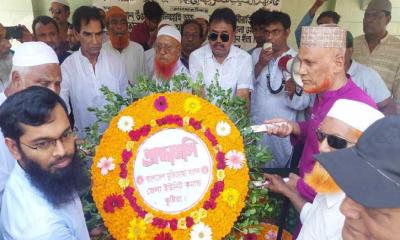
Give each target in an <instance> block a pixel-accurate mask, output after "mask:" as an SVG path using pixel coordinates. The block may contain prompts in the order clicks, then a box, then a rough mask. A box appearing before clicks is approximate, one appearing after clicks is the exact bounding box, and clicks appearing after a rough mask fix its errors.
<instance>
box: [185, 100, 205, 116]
mask: <svg viewBox="0 0 400 240" xmlns="http://www.w3.org/2000/svg"><path fill="white" fill-rule="evenodd" d="M184 109H185V112H187V113H190V114H195V113H197V112H198V111H199V110H200V109H201V104H200V101H199V100H198V99H197V98H193V97H190V98H187V99H186V100H185V104H184Z"/></svg>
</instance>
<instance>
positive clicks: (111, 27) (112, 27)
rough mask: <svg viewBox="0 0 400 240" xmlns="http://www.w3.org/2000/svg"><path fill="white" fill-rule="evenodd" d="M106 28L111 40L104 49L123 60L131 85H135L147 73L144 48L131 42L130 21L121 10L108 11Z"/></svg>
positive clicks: (112, 9) (114, 7)
mask: <svg viewBox="0 0 400 240" xmlns="http://www.w3.org/2000/svg"><path fill="white" fill-rule="evenodd" d="M106 26H107V30H108V33H109V37H110V40H109V41H107V42H106V43H104V44H103V48H104V50H105V51H106V52H109V53H114V54H116V55H118V56H120V57H121V58H122V60H123V62H124V64H125V70H126V72H127V74H128V79H129V83H130V84H134V83H135V82H136V79H137V78H138V77H139V76H142V75H144V74H145V72H146V71H145V62H144V51H143V47H142V46H141V45H140V44H139V43H136V42H133V41H130V40H129V32H128V19H127V15H126V13H125V12H124V10H122V9H121V8H119V7H116V6H113V7H111V8H110V9H109V10H108V11H107V13H106Z"/></svg>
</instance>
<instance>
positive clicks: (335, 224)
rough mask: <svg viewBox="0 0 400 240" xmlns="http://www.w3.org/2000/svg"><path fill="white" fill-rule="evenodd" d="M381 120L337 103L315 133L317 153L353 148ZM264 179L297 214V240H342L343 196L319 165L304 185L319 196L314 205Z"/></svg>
mask: <svg viewBox="0 0 400 240" xmlns="http://www.w3.org/2000/svg"><path fill="white" fill-rule="evenodd" d="M383 117H384V115H383V114H382V113H381V112H379V111H378V110H377V109H375V108H373V107H371V106H369V105H367V104H364V103H361V102H357V101H353V100H347V99H339V100H337V101H336V102H335V103H334V105H333V106H332V108H331V109H330V110H329V112H328V114H327V116H326V117H325V119H324V120H323V121H322V123H321V124H320V126H319V128H318V129H317V131H316V136H317V139H318V142H319V150H320V152H321V153H323V152H325V153H327V152H334V151H336V150H339V149H345V148H349V147H352V146H354V144H355V143H356V142H357V141H358V139H359V137H360V136H361V135H362V133H363V132H364V131H365V129H366V128H368V127H369V126H370V125H371V124H373V123H374V122H375V121H377V120H378V119H381V118H383ZM345 164H346V163H344V165H345ZM266 177H267V179H268V180H269V184H268V185H267V187H268V188H269V189H270V190H272V191H276V192H279V193H281V194H284V195H285V196H286V197H288V198H289V199H290V200H291V201H292V203H293V205H294V206H295V208H296V209H297V210H298V211H299V212H300V220H301V223H302V224H303V226H302V228H301V231H300V234H299V236H298V237H297V240H324V239H341V231H342V227H343V223H344V216H343V215H342V214H341V213H340V211H339V207H340V204H341V203H342V201H343V199H344V193H343V192H342V191H341V190H340V188H339V187H338V186H337V185H336V183H335V181H334V180H333V179H332V178H331V177H330V176H329V174H328V173H327V172H326V171H325V169H324V168H323V167H322V166H321V165H320V164H319V163H316V164H315V166H314V168H313V170H312V172H311V173H309V174H306V176H305V181H306V183H307V184H309V185H310V186H311V187H312V188H314V189H315V190H316V192H317V193H318V194H317V196H316V197H315V199H314V201H313V203H309V202H307V201H306V200H304V199H303V198H301V197H300V196H299V195H298V194H297V191H296V190H295V189H291V188H290V187H289V186H288V185H287V184H286V183H284V181H282V178H281V177H279V176H277V175H268V174H266Z"/></svg>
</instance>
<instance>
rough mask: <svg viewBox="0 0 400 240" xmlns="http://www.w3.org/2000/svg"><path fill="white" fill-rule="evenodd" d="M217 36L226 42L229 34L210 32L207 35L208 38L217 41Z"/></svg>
mask: <svg viewBox="0 0 400 240" xmlns="http://www.w3.org/2000/svg"><path fill="white" fill-rule="evenodd" d="M218 37H219V38H220V39H221V41H222V42H228V41H229V34H227V33H221V34H218V33H215V32H212V33H210V34H209V35H208V40H210V41H217V39H218Z"/></svg>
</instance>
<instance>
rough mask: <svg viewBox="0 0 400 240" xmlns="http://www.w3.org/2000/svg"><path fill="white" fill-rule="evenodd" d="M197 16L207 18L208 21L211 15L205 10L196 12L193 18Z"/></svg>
mask: <svg viewBox="0 0 400 240" xmlns="http://www.w3.org/2000/svg"><path fill="white" fill-rule="evenodd" d="M196 18H203V19H205V20H207V21H208V19H209V18H210V17H209V16H208V14H207V13H204V12H196V13H195V14H194V15H193V19H196Z"/></svg>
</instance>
